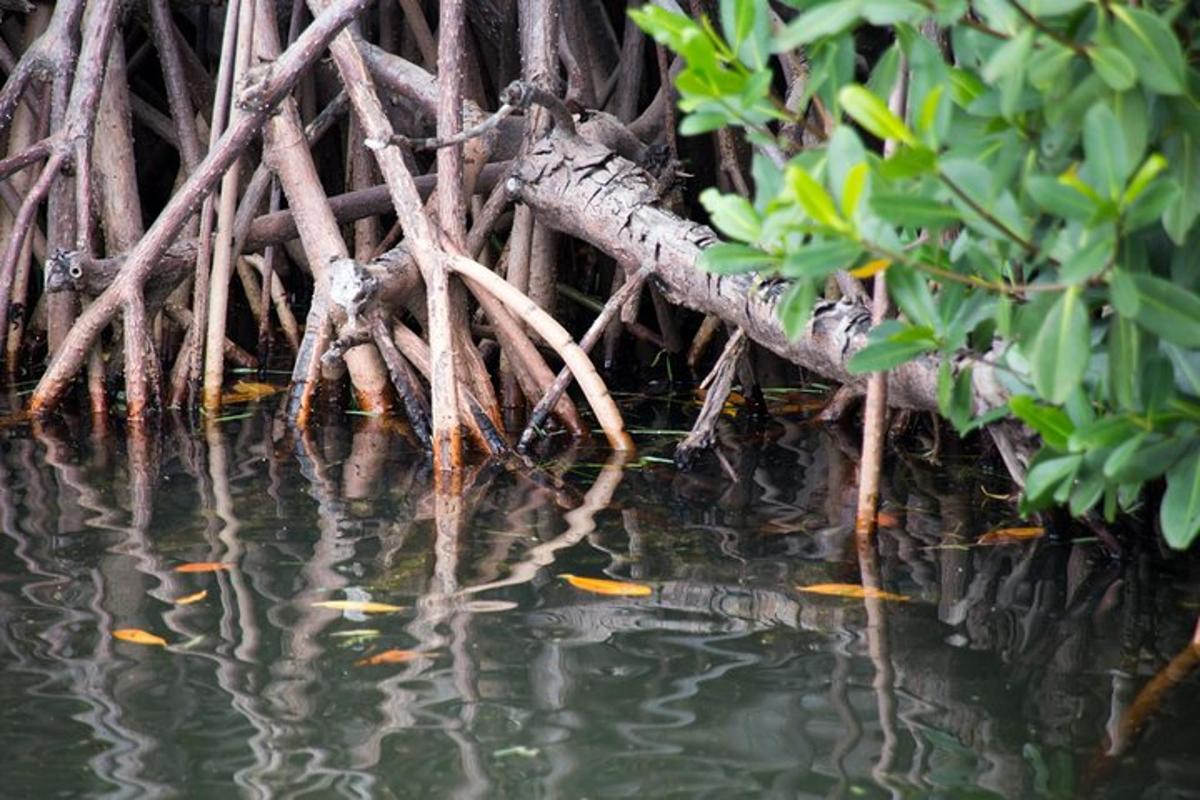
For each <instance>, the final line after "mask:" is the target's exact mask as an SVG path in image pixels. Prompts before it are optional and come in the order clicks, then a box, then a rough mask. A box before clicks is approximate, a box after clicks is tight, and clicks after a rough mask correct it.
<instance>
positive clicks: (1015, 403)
mask: <svg viewBox="0 0 1200 800" xmlns="http://www.w3.org/2000/svg"><path fill="white" fill-rule="evenodd" d="M1008 407H1009V408H1010V409H1011V410H1012V412H1013V413H1014V414H1016V415H1017V418H1018V419H1020V420H1021V421H1022V422H1024V423H1025V424H1026V425H1028V426H1029V427H1031V428H1033V429H1034V430H1035V431H1037V432H1038V434H1040V435H1041V437H1042V441H1044V442H1045V443H1046V446H1047V447H1051V448H1053V449H1055V450H1058V451H1060V452H1062V451H1066V450H1067V449H1068V447H1067V443H1068V440H1069V439H1070V436H1071V434H1072V433H1074V432H1075V425H1074V423H1072V422H1071V418H1070V417H1068V416H1067V415H1066V413H1064V412H1063V410H1062V409H1060V408H1055V407H1054V406H1047V405H1042V404H1041V403H1038V402H1037V401H1035V400H1034V399H1033V398H1032V397H1030V396H1029V395H1027V394H1018V395H1015V396H1013V397H1011V398H1009V400H1008Z"/></svg>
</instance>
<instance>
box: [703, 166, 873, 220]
mask: <svg viewBox="0 0 1200 800" xmlns="http://www.w3.org/2000/svg"><path fill="white" fill-rule="evenodd" d="M785 176H786V180H787V184H788V186H789V187H790V188H791V190H792V193H793V194H794V195H795V196H796V200H797V202H799V203H800V207H801V208H803V209H804V213H806V214H808V215H809V216H810V217H812V218H813V221H814V222H816V223H817V224H819V225H824V226H825V227H827V228H832V229H833V230H835V231H842V232H845V231H848V230H849V225H847V224H846V221H845V220H844V219H842V218H841V216H839V215H838V211H837V207H836V206H834V204H833V198H832V197H830V196H829V192H827V191H825V187H824V186H822V185H821V184H819V183H817V181H816V180H815V179H814V178H813V176H812V175H809V174H808V171H807V170H805V169H804V167H802V166H800V165H799V164H795V163H792V164H788V167H787V171H786V172H785ZM701 199H703V197H702V198H701Z"/></svg>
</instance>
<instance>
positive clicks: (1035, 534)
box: [975, 528, 1046, 544]
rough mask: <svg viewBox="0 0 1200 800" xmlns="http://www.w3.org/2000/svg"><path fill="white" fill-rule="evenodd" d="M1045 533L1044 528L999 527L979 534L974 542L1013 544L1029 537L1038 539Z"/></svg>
mask: <svg viewBox="0 0 1200 800" xmlns="http://www.w3.org/2000/svg"><path fill="white" fill-rule="evenodd" d="M1045 534H1046V529H1045V528H999V529H998V530H994V531H988V532H987V533H985V534H984V535H983V536H980V537H979V539H978V540H976V542H975V544H1015V543H1017V542H1024V541H1028V540H1029V539H1038V538H1041V537H1042V536H1044V535H1045Z"/></svg>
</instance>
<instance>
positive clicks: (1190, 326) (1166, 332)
mask: <svg viewBox="0 0 1200 800" xmlns="http://www.w3.org/2000/svg"><path fill="white" fill-rule="evenodd" d="M1128 278H1129V281H1130V282H1131V283H1132V285H1133V288H1134V290H1135V291H1136V292H1137V311H1136V314H1135V315H1134V318H1135V319H1136V320H1137V322H1138V324H1139V325H1141V326H1142V327H1143V328H1145V329H1146V330H1148V331H1150V332H1151V333H1153V334H1155V335H1156V336H1158V337H1160V338H1162V339H1165V340H1167V341H1168V342H1174V343H1175V344H1178V345H1181V346H1183V347H1200V297H1197V296H1196V295H1195V294H1194V293H1192V292H1189V291H1188V290H1187V289H1184V288H1183V287H1182V286H1177V285H1176V284H1174V283H1171V282H1170V281H1167V280H1163V279H1162V278H1159V277H1156V276H1154V275H1146V274H1144V273H1135V274H1132V275H1128ZM1118 311H1120V308H1118Z"/></svg>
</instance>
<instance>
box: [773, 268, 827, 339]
mask: <svg viewBox="0 0 1200 800" xmlns="http://www.w3.org/2000/svg"><path fill="white" fill-rule="evenodd" d="M818 287H819V283H818V282H817V281H812V280H799V281H796V282H795V283H793V284H792V285H791V287H789V288H788V290H787V292H786V293H784V295H783V297H781V298H780V299H779V308H778V313H779V322H780V323H781V324H782V325H783V332H784V333H785V334H787V337H788V338H789V339H792V340H795V339H798V338H800V336H801V335H802V334H803V333H804V326H805V325H807V324H808V318H809V316H810V315H811V314H812V307H813V303H814V302H815V301H816V299H817V289H818Z"/></svg>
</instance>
